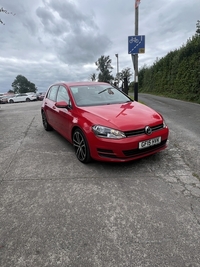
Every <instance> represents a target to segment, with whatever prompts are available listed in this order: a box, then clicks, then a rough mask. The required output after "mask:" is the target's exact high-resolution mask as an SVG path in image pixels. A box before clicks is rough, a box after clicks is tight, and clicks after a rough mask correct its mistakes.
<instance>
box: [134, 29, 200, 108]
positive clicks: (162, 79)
mask: <svg viewBox="0 0 200 267" xmlns="http://www.w3.org/2000/svg"><path fill="white" fill-rule="evenodd" d="M138 78H139V92H143V93H144V92H145V93H152V94H158V95H163V96H168V97H173V98H177V99H182V100H187V101H194V102H196V103H200V34H199V33H198V31H197V33H196V34H195V35H194V36H193V37H192V38H190V39H189V40H187V43H186V44H185V45H183V46H182V47H181V48H180V49H177V50H175V51H171V52H169V53H168V54H167V55H166V56H165V57H163V58H161V59H158V60H156V62H155V63H154V64H153V65H152V66H151V67H147V66H144V67H143V68H141V69H140V70H139V77H138Z"/></svg>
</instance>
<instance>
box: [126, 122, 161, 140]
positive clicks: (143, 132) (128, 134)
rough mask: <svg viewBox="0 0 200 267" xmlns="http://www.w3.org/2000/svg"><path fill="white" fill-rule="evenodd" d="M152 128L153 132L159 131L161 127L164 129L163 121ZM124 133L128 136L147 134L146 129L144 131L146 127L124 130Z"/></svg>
mask: <svg viewBox="0 0 200 267" xmlns="http://www.w3.org/2000/svg"><path fill="white" fill-rule="evenodd" d="M150 127H151V126H150ZM151 129H152V132H155V131H158V130H160V129H163V123H162V124H159V125H156V126H152V127H151ZM124 133H125V135H126V137H130V136H135V135H141V134H145V131H144V128H142V129H138V130H132V131H127V132H124Z"/></svg>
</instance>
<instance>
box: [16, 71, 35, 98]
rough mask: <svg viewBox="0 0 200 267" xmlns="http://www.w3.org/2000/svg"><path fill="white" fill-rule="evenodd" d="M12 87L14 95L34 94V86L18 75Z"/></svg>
mask: <svg viewBox="0 0 200 267" xmlns="http://www.w3.org/2000/svg"><path fill="white" fill-rule="evenodd" d="M12 87H13V90H14V93H15V94H16V93H28V92H34V93H36V91H37V87H35V84H34V83H32V82H30V81H28V80H27V78H26V77H24V76H22V75H18V76H17V77H16V78H15V80H14V82H13V83H12Z"/></svg>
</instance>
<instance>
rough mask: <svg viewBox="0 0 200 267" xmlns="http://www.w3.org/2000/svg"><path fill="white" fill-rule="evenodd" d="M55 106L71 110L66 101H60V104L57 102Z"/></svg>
mask: <svg viewBox="0 0 200 267" xmlns="http://www.w3.org/2000/svg"><path fill="white" fill-rule="evenodd" d="M55 106H56V107H57V108H67V109H68V108H69V105H68V104H67V102H65V101H59V102H56V103H55Z"/></svg>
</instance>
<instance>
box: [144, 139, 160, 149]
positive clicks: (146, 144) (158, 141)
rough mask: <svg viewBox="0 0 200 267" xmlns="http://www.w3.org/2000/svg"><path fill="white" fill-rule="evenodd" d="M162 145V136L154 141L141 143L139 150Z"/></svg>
mask: <svg viewBox="0 0 200 267" xmlns="http://www.w3.org/2000/svg"><path fill="white" fill-rule="evenodd" d="M160 143H161V136H159V137H156V138H154V139H149V140H145V141H142V142H139V149H143V148H147V147H150V146H154V145H157V144H160Z"/></svg>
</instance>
